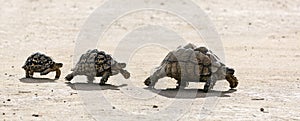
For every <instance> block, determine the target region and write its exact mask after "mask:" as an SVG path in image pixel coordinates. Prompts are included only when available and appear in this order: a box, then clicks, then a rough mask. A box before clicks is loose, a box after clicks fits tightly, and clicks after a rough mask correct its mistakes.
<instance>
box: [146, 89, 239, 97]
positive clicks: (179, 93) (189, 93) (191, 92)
mask: <svg viewBox="0 0 300 121" xmlns="http://www.w3.org/2000/svg"><path fill="white" fill-rule="evenodd" d="M145 89H148V90H151V91H152V92H154V93H156V94H158V95H161V96H164V97H167V98H179V99H180V98H181V99H194V98H206V97H230V95H228V94H230V93H233V92H236V91H237V90H236V89H229V90H227V91H218V90H210V91H209V92H208V93H205V92H204V91H203V89H149V88H145Z"/></svg>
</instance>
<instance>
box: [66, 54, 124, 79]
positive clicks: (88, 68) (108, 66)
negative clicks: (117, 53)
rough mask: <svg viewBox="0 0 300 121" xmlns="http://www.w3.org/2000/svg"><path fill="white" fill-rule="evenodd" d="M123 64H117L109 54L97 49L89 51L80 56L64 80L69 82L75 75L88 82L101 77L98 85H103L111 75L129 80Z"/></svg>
mask: <svg viewBox="0 0 300 121" xmlns="http://www.w3.org/2000/svg"><path fill="white" fill-rule="evenodd" d="M125 67H126V64H125V63H118V62H117V61H116V60H114V59H113V58H112V57H111V56H110V55H109V54H106V53H105V52H104V51H98V50H97V49H94V50H89V51H87V52H86V53H85V54H82V55H81V57H80V59H79V61H78V63H77V64H76V66H75V68H73V69H72V70H71V71H73V72H72V73H71V74H69V75H67V76H66V77H65V79H66V80H67V81H71V80H72V79H73V78H74V77H75V76H77V75H85V76H87V79H88V81H89V82H92V81H93V80H95V77H102V78H101V80H100V85H104V84H105V83H106V82H107V80H108V78H109V77H110V76H113V75H117V74H119V73H121V74H122V75H123V77H124V78H125V79H128V78H130V73H129V72H128V71H126V70H124V68H125Z"/></svg>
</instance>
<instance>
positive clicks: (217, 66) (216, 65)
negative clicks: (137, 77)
mask: <svg viewBox="0 0 300 121" xmlns="http://www.w3.org/2000/svg"><path fill="white" fill-rule="evenodd" d="M233 74H234V69H231V68H228V67H226V66H225V64H223V63H221V62H220V61H219V58H218V57H217V56H216V55H215V54H214V53H213V52H212V51H210V50H208V49H207V48H206V47H196V46H195V45H193V44H188V45H186V46H184V47H181V46H180V47H178V48H177V49H176V50H174V51H171V52H169V53H168V55H167V56H166V57H165V58H164V60H163V62H162V63H161V65H160V66H159V67H158V68H157V69H156V71H155V72H154V73H153V74H152V75H151V76H150V77H148V78H147V79H146V80H145V82H144V83H145V85H147V86H149V87H154V85H155V83H156V82H157V81H158V80H159V79H161V78H164V77H171V78H174V79H176V80H177V84H178V86H177V87H176V88H177V89H179V88H180V87H185V86H187V85H188V82H205V85H204V92H208V91H209V90H210V89H212V88H213V86H214V84H215V83H216V81H217V80H222V79H226V80H227V81H228V82H229V84H230V87H231V88H235V87H237V85H238V80H237V78H236V77H235V76H234V75H233Z"/></svg>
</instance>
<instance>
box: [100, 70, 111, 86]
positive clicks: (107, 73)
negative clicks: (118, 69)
mask: <svg viewBox="0 0 300 121" xmlns="http://www.w3.org/2000/svg"><path fill="white" fill-rule="evenodd" d="M109 76H110V72H108V71H105V72H104V73H103V75H102V78H101V80H100V83H99V85H105V83H106V82H107V80H108V78H109Z"/></svg>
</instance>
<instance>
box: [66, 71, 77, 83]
mask: <svg viewBox="0 0 300 121" xmlns="http://www.w3.org/2000/svg"><path fill="white" fill-rule="evenodd" d="M74 76H75V74H74V73H73V72H72V73H70V74H68V75H67V76H66V77H65V79H66V80H67V81H71V80H72V79H73V78H74Z"/></svg>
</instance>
